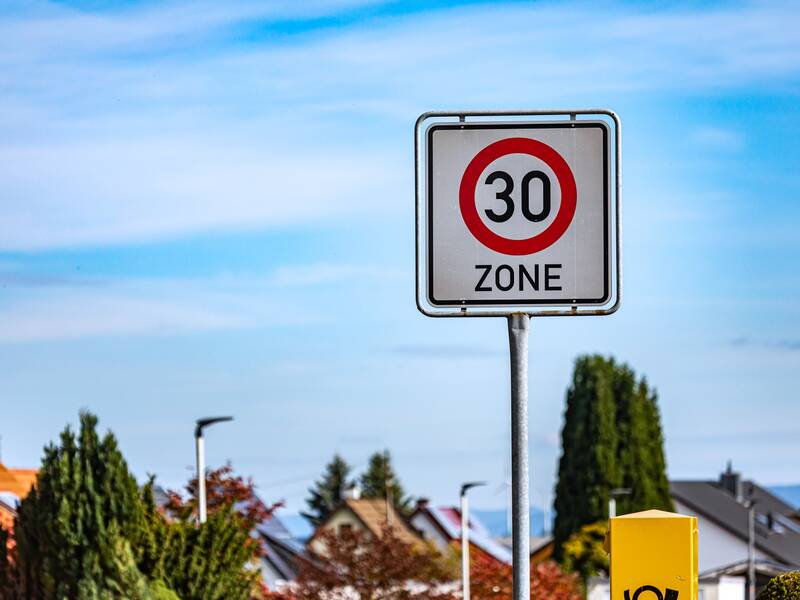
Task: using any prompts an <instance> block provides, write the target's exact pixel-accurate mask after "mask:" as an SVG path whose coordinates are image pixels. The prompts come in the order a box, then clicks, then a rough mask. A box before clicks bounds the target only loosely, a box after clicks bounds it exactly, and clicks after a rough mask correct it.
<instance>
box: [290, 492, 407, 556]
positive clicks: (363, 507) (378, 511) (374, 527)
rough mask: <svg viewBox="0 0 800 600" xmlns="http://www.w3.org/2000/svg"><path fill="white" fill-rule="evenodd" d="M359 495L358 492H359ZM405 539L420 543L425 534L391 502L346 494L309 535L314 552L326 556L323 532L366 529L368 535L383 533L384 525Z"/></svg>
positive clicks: (310, 546)
mask: <svg viewBox="0 0 800 600" xmlns="http://www.w3.org/2000/svg"><path fill="white" fill-rule="evenodd" d="M356 496H357V494H356ZM387 526H388V527H390V528H391V529H392V533H393V534H394V535H395V536H397V538H398V539H400V540H401V541H403V542H406V543H408V544H418V543H420V542H421V541H422V538H421V537H420V536H419V534H417V532H415V531H414V529H413V528H412V527H411V526H410V525H409V524H408V523H407V522H406V520H405V518H404V517H403V516H402V515H401V514H400V513H399V512H397V510H395V508H394V506H392V504H391V502H387V501H386V500H385V499H383V498H357V497H351V498H346V499H345V500H344V501H343V502H342V503H341V504H339V506H338V507H336V508H335V509H334V510H333V511H332V512H331V514H330V515H328V518H327V519H325V520H324V521H323V522H322V523H320V525H319V526H318V527H317V529H316V530H315V531H314V534H313V535H312V536H311V538H309V540H308V543H307V544H306V545H307V547H308V548H309V549H310V550H311V552H313V553H315V554H317V555H321V556H324V555H325V544H324V543H323V541H322V539H320V536H321V535H322V533H323V532H326V531H333V532H334V533H336V534H340V533H342V532H343V531H347V530H351V531H364V532H366V533H367V534H369V535H374V536H378V537H380V536H381V535H382V534H383V530H384V528H385V527H387Z"/></svg>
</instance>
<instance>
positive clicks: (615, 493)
mask: <svg viewBox="0 0 800 600" xmlns="http://www.w3.org/2000/svg"><path fill="white" fill-rule="evenodd" d="M632 491H633V490H631V488H614V489H613V490H611V491H610V492H609V493H608V518H609V519H610V518H611V517H616V516H617V498H619V497H620V496H628V495H629V494H630V493H631V492H632Z"/></svg>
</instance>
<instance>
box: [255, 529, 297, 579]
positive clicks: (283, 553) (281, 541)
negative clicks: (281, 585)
mask: <svg viewBox="0 0 800 600" xmlns="http://www.w3.org/2000/svg"><path fill="white" fill-rule="evenodd" d="M256 530H257V531H258V533H259V534H261V537H262V539H263V541H264V549H265V556H264V559H265V560H266V561H268V562H269V563H270V564H271V565H272V567H273V568H274V569H275V571H276V572H277V573H279V574H280V576H281V577H282V578H283V579H285V580H286V581H293V580H295V579H297V575H298V571H299V566H300V565H299V561H300V559H303V558H306V549H305V547H304V546H303V544H302V543H301V542H300V541H298V540H297V539H295V538H293V537H292V534H291V533H289V530H288V529H286V527H285V526H284V525H283V523H282V522H281V521H280V519H279V518H278V517H276V516H274V515H273V516H272V517H271V518H269V519H267V520H266V521H262V522H261V523H259V524H258V525H257V526H256Z"/></svg>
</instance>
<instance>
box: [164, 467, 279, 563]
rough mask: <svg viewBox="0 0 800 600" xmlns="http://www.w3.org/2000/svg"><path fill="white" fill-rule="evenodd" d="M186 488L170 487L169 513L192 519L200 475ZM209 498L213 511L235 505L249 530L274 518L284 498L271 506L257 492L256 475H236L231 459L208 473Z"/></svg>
mask: <svg viewBox="0 0 800 600" xmlns="http://www.w3.org/2000/svg"><path fill="white" fill-rule="evenodd" d="M184 489H185V493H181V492H178V491H176V490H168V491H167V498H168V500H167V504H166V505H165V506H164V508H165V509H166V511H167V512H168V513H169V514H172V515H175V516H176V517H178V518H181V519H186V520H188V519H191V518H192V517H193V516H195V515H196V514H197V510H198V509H197V477H196V476H195V477H192V478H191V479H190V480H189V482H188V483H187V484H186V486H185V488H184ZM206 498H207V503H206V506H207V510H208V514H209V515H211V514H214V513H215V512H217V511H218V510H222V509H224V508H227V507H228V506H233V507H234V508H235V509H236V511H237V512H238V513H239V515H240V516H241V517H242V523H243V525H244V526H245V527H247V529H248V530H253V529H254V528H255V527H256V526H257V525H258V524H259V523H262V522H263V521H266V520H267V519H270V518H271V517H272V515H273V513H274V512H275V510H276V509H278V508H280V507H281V506H283V501H281V502H276V503H274V504H271V505H269V506H267V505H266V504H264V502H263V501H262V500H261V498H259V497H258V495H257V494H256V486H255V483H253V479H252V478H251V477H248V478H246V479H245V478H244V477H242V476H241V475H235V474H234V472H233V467H232V466H231V464H230V463H226V464H225V465H224V466H222V467H220V468H218V469H213V470H211V471H209V472H208V473H207V474H206ZM260 539H261V538H259V540H260ZM263 552H264V548H263V546H262V545H261V543H259V544H258V553H259V554H261V553H263Z"/></svg>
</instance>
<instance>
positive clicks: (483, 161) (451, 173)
mask: <svg viewBox="0 0 800 600" xmlns="http://www.w3.org/2000/svg"><path fill="white" fill-rule="evenodd" d="M423 117H425V115H423ZM572 117H573V118H570V119H569V120H564V119H561V120H552V119H551V120H547V121H543V120H536V121H525V122H523V121H512V120H510V119H503V120H497V121H492V122H487V121H486V120H481V121H471V122H467V121H465V120H458V121H453V120H450V121H442V120H439V121H436V122H433V123H431V124H430V125H429V126H428V127H427V128H426V129H425V130H424V132H420V133H418V135H419V137H420V138H422V139H421V140H418V144H419V143H420V141H421V145H422V146H424V148H423V149H422V152H423V153H424V160H421V161H420V163H421V164H420V165H419V166H420V169H419V170H420V171H421V173H418V177H420V179H421V182H420V186H419V189H418V194H419V193H420V192H421V194H420V195H421V196H422V199H423V202H424V209H423V210H421V211H420V212H421V214H422V218H423V220H424V230H425V235H424V237H423V240H422V246H423V248H422V250H421V254H422V260H418V270H419V271H420V272H419V273H418V278H419V279H418V282H420V283H421V284H422V287H423V288H424V293H422V294H419V293H418V304H420V301H422V302H423V303H425V304H427V305H428V306H430V307H431V309H432V311H427V310H423V312H426V314H427V313H429V312H434V313H436V312H438V313H439V314H448V309H450V310H449V312H451V313H452V312H453V309H455V310H456V313H455V314H464V312H466V311H467V310H469V309H471V308H472V309H474V308H476V307H477V308H483V309H484V311H483V312H482V313H481V314H498V310H499V311H502V314H507V313H508V312H518V311H519V312H531V311H532V310H533V309H538V308H539V307H554V306H556V307H559V306H560V307H565V308H566V309H567V310H566V311H565V312H564V314H576V309H577V308H578V307H592V308H595V309H597V308H598V307H603V306H607V305H609V304H610V302H611V300H612V294H613V293H614V292H615V291H616V292H617V293H616V295H617V299H618V296H619V293H618V292H619V290H618V288H619V286H618V285H615V280H614V275H615V264H616V263H615V259H616V258H618V247H617V246H616V244H617V242H618V235H617V234H616V229H615V225H616V219H617V214H616V202H617V201H618V187H617V186H616V184H617V177H616V175H617V171H616V169H615V167H616V166H617V164H618V160H619V157H618V153H617V154H615V153H614V146H612V140H613V142H614V144H615V145H616V147H617V149H618V142H619V139H618V138H619V135H618V129H617V127H616V125H617V122H616V120H614V121H613V122H612V124H613V125H614V129H613V130H612V127H611V126H610V124H609V122H608V121H606V120H603V119H597V118H595V119H577V118H574V115H572ZM419 150H420V149H419V147H418V153H419ZM420 158H421V157H420V156H418V160H420ZM418 216H419V215H418ZM420 296H422V297H420ZM420 308H421V309H423V306H420ZM437 309H438V311H437ZM487 311H488V312H487ZM604 312H613V310H612V311H597V310H595V311H594V312H593V313H592V314H603V313H604Z"/></svg>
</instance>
